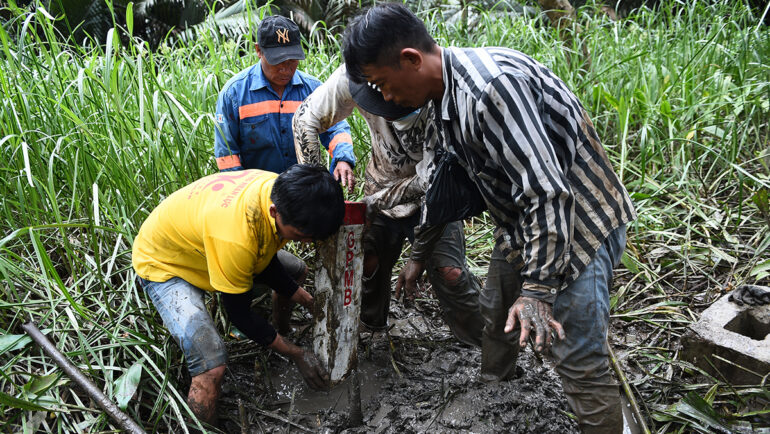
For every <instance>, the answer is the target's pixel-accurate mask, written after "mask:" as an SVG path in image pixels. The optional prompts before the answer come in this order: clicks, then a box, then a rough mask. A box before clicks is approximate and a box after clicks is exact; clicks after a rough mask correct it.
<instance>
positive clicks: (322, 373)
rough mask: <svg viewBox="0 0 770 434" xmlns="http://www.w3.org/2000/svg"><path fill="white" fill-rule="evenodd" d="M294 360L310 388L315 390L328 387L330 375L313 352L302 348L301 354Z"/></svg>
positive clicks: (293, 358) (295, 356) (294, 357)
mask: <svg viewBox="0 0 770 434" xmlns="http://www.w3.org/2000/svg"><path fill="white" fill-rule="evenodd" d="M292 360H294V363H296V364H297V369H299V373H300V374H302V378H304V379H305V382H306V383H307V385H308V386H310V387H311V388H312V389H315V390H320V389H325V388H327V387H328V385H329V373H328V372H326V369H324V367H323V366H321V362H319V361H318V358H317V357H316V356H315V354H313V352H312V351H309V350H304V349H301V348H300V352H299V353H297V354H296V355H294V356H293V357H292Z"/></svg>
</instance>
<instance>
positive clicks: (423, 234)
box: [410, 225, 446, 263]
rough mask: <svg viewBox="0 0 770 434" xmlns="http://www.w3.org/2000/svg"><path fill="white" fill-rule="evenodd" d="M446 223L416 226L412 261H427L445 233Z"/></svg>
mask: <svg viewBox="0 0 770 434" xmlns="http://www.w3.org/2000/svg"><path fill="white" fill-rule="evenodd" d="M444 228H446V225H436V226H427V225H422V226H417V227H415V228H414V244H412V256H411V257H410V259H411V260H412V261H420V262H423V263H424V262H425V261H427V260H428V258H429V257H430V255H431V253H433V248H434V247H435V246H436V243H437V242H438V240H439V239H440V238H441V234H443V233H444Z"/></svg>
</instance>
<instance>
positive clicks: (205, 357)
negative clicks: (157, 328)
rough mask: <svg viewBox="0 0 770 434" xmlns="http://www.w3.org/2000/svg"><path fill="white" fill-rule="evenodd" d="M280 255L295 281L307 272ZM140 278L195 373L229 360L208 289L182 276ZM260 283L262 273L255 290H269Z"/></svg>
mask: <svg viewBox="0 0 770 434" xmlns="http://www.w3.org/2000/svg"><path fill="white" fill-rule="evenodd" d="M277 256H278V260H279V261H281V264H282V265H283V266H284V268H285V269H286V271H287V272H288V273H289V275H290V276H291V277H292V278H294V279H295V280H296V279H297V278H298V276H301V275H302V274H303V273H304V272H305V271H306V267H305V263H304V262H302V260H301V259H299V258H297V257H296V256H294V255H292V254H291V253H289V252H286V251H284V250H279V251H278V253H277ZM138 279H139V282H140V283H141V285H142V287H143V288H144V290H145V292H147V295H148V296H149V297H150V300H152V304H153V305H154V306H155V309H156V310H157V311H158V313H159V314H160V317H161V318H162V319H163V324H164V325H165V326H166V328H167V329H168V331H169V333H170V334H171V336H172V337H173V338H174V340H175V341H176V343H177V344H178V345H179V348H181V349H182V352H183V353H184V357H185V360H186V361H187V369H188V370H189V371H190V375H191V376H193V377H194V376H196V375H200V374H202V373H204V372H206V371H208V370H211V369H213V368H216V367H217V366H221V365H224V364H226V363H227V350H226V348H225V343H224V341H223V340H222V337H221V336H220V335H219V331H217V328H216V327H215V326H214V321H213V320H212V319H211V316H210V315H209V313H208V310H207V309H206V303H205V301H204V300H205V295H206V292H207V291H204V290H202V289H200V288H198V287H196V286H194V285H192V284H190V283H188V282H187V281H185V280H184V279H181V278H179V277H172V278H171V279H169V280H167V281H165V282H151V281H149V280H145V279H142V278H141V277H139V278H138ZM260 282H261V279H260V278H259V276H255V279H254V288H253V290H255V291H257V292H258V293H261V292H265V291H268V290H269V288H268V287H267V286H265V285H264V284H262V283H260Z"/></svg>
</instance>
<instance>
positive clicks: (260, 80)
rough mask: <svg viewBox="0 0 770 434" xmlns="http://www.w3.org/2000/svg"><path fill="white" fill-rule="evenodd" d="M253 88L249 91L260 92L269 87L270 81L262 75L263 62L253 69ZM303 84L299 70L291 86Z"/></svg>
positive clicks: (293, 77) (292, 78) (292, 79)
mask: <svg viewBox="0 0 770 434" xmlns="http://www.w3.org/2000/svg"><path fill="white" fill-rule="evenodd" d="M251 75H252V80H251V87H250V88H249V90H259V89H262V88H265V87H268V85H269V84H270V82H269V81H267V78H265V74H264V73H262V61H261V60H260V63H257V64H256V65H254V68H252V69H251ZM300 84H302V78H301V77H300V76H299V69H298V70H296V71H295V72H294V76H292V77H291V85H292V86H297V85H300Z"/></svg>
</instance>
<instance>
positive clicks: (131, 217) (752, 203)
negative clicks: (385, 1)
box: [0, 0, 770, 432]
mask: <svg viewBox="0 0 770 434" xmlns="http://www.w3.org/2000/svg"><path fill="white" fill-rule="evenodd" d="M142 3H145V4H144V5H142ZM148 3H152V4H155V2H138V3H137V4H133V3H128V2H124V3H120V4H119V2H118V1H117V0H116V1H115V2H114V3H110V2H89V3H88V4H89V5H92V6H93V5H96V6H93V7H97V6H98V7H100V8H106V9H107V10H108V11H109V17H111V18H110V19H111V20H112V25H109V26H107V27H105V29H106V30H105V31H103V32H96V31H92V32H90V33H89V32H86V31H85V30H84V27H85V25H82V26H81V27H79V28H73V27H74V26H73V25H71V24H72V23H69V24H70V25H68V23H67V22H65V18H63V17H64V15H62V14H63V11H62V4H66V2H54V1H50V2H44V3H33V4H31V5H25V6H22V5H21V4H17V3H15V2H14V1H13V0H11V1H9V2H8V3H7V4H6V5H4V6H0V20H1V22H2V26H0V50H1V51H0V92H2V105H1V106H0V145H1V146H0V152H2V160H1V161H2V165H1V166H0V171H2V179H3V182H2V184H0V198H1V199H0V228H2V231H0V236H2V239H0V275H1V276H2V284H1V286H0V332H2V335H1V336H0V365H2V369H1V370H0V414H2V417H0V431H4V432H8V431H19V430H20V431H24V432H35V431H37V430H41V431H45V432H53V431H57V432H83V431H88V432H99V431H109V430H112V429H114V427H113V425H112V422H111V421H110V420H108V419H107V418H106V417H105V416H104V415H103V414H102V413H101V412H100V411H97V410H96V409H95V408H93V406H92V405H91V403H90V402H89V400H88V398H87V397H86V396H85V395H83V394H81V393H79V392H78V391H77V389H75V388H72V387H71V386H72V384H71V382H70V380H69V379H68V377H66V376H64V375H63V374H62V373H61V371H60V370H59V369H58V368H57V366H56V365H55V364H53V362H52V361H51V360H50V359H48V358H47V357H45V356H44V355H43V354H42V352H41V350H40V349H39V348H38V347H37V346H36V345H34V344H31V341H30V339H29V338H27V337H26V336H25V335H24V334H23V333H22V332H21V330H20V328H19V326H20V325H21V324H23V323H24V322H26V321H30V320H31V321H34V322H35V323H37V324H39V325H40V328H41V329H44V331H45V332H46V333H47V335H48V336H49V337H50V338H51V339H52V340H53V341H54V342H56V345H57V346H58V347H59V348H60V349H61V350H62V351H64V352H65V354H66V355H67V356H68V357H69V358H70V359H71V360H73V361H74V363H75V364H76V365H77V366H78V367H79V368H80V369H81V370H83V371H84V372H86V373H87V374H88V376H89V377H91V378H92V379H94V381H95V382H96V383H97V384H98V386H99V387H101V388H103V390H105V392H106V393H107V394H108V395H109V396H111V397H113V398H114V399H115V400H116V401H117V402H119V403H120V405H121V406H123V407H124V408H126V410H127V411H128V412H129V414H131V415H132V417H133V418H134V419H135V420H140V421H142V423H143V424H144V426H145V427H146V428H147V429H148V430H154V429H162V430H165V429H168V427H174V426H178V425H176V424H177V422H176V421H181V420H183V419H184V418H189V417H190V412H189V409H188V408H187V406H186V405H185V403H184V399H183V396H184V395H185V393H184V391H183V390H181V387H180V384H178V382H177V381H176V379H178V378H181V377H182V371H183V368H182V367H181V366H180V364H179V357H178V353H177V352H176V349H175V345H174V343H173V342H172V341H171V340H170V339H169V337H168V335H167V333H166V331H165V330H164V328H163V326H162V323H161V322H160V319H159V317H158V316H157V315H156V313H155V311H154V309H153V308H152V306H150V304H149V300H148V299H147V298H146V297H145V295H144V294H143V292H142V291H141V289H140V288H138V287H137V286H136V284H135V283H134V278H135V275H134V272H133V270H132V269H131V265H130V264H131V262H130V254H131V242H132V240H133V237H134V235H135V234H136V233H137V231H138V229H139V227H140V225H141V223H142V222H143V220H144V219H145V217H146V216H147V215H148V213H149V212H150V211H151V210H152V209H153V207H154V206H155V205H157V204H158V203H159V202H160V201H161V200H162V199H163V198H164V197H165V196H166V195H168V194H169V193H171V192H173V191H174V190H176V189H178V188H179V187H181V186H184V185H186V184H187V183H189V182H191V181H193V180H195V179H197V178H199V177H201V176H203V175H206V174H210V173H213V172H215V171H216V166H215V164H214V159H213V152H212V148H213V134H214V132H213V125H214V122H213V117H212V112H213V109H214V106H215V102H216V98H217V94H218V91H219V89H221V87H222V86H223V85H224V83H225V82H226V81H227V79H228V78H229V77H231V76H232V75H233V74H235V73H236V72H237V71H239V70H241V69H242V68H245V67H246V66H249V65H251V64H253V63H255V62H256V61H257V58H256V54H255V52H254V51H253V49H252V48H251V47H252V46H253V43H254V41H255V38H256V35H255V33H253V32H251V31H250V30H249V29H254V28H256V23H257V22H258V19H259V17H260V16H262V15H263V14H265V13H267V12H268V9H270V8H271V7H270V6H261V7H259V5H258V4H251V3H247V2H238V3H239V4H240V5H241V9H240V12H238V13H232V14H230V15H225V16H223V15H222V14H221V10H225V9H221V10H217V8H215V7H210V8H209V11H208V12H207V13H205V14H203V18H201V19H202V21H200V22H199V23H198V24H196V25H192V24H189V23H190V22H188V21H184V22H182V21H181V19H178V20H177V21H176V23H171V24H169V25H168V29H167V30H166V31H164V32H162V33H160V34H155V33H153V35H155V36H153V37H152V38H150V37H147V38H142V39H140V38H139V37H138V36H137V32H138V31H139V30H140V28H141V29H144V30H142V32H145V33H143V35H145V36H146V35H147V34H149V33H146V27H147V26H148V25H151V24H152V23H151V22H149V21H148V20H149V19H148V18H146V17H145V18H141V23H139V22H137V21H135V14H134V11H135V8H137V7H139V6H137V5H140V6H142V7H145V8H146V7H148V6H149V4H148ZM172 3H173V2H172ZM177 3H179V2H177ZM181 3H182V4H187V3H185V2H181ZM188 3H189V2H188ZM295 3H300V2H295ZM306 3H307V4H308V5H310V9H312V7H316V9H317V10H320V11H325V10H328V9H330V8H331V7H332V6H334V2H328V3H325V2H306ZM342 3H344V2H342ZM656 3H659V4H657V5H656V7H655V8H654V9H650V8H648V7H646V6H641V7H640V8H638V9H633V10H629V11H625V13H626V14H627V15H625V16H623V17H622V18H619V19H613V18H611V16H610V15H608V14H607V13H605V12H603V10H602V6H601V5H600V4H597V3H593V2H590V1H589V2H587V3H586V4H585V5H584V6H582V7H580V8H579V9H578V10H577V15H576V18H575V20H574V22H572V23H570V24H569V25H567V26H565V27H563V28H562V29H561V30H557V29H555V28H553V27H552V26H550V25H549V24H548V21H547V20H546V19H545V18H544V17H543V15H542V14H541V13H540V11H539V10H538V9H536V8H533V7H532V6H534V5H529V6H528V7H525V8H521V7H519V8H517V7H516V6H515V5H512V4H507V3H506V4H503V5H498V6H497V7H492V6H493V5H490V4H486V3H484V2H465V1H463V2H457V1H455V2H444V3H442V4H429V3H428V2H422V3H415V4H413V5H412V7H413V9H414V10H416V11H419V14H420V16H421V17H422V18H424V19H425V22H426V23H427V24H428V26H429V28H430V31H431V33H432V34H433V35H434V36H435V37H436V38H437V40H438V42H439V43H440V44H441V45H456V46H483V45H495V46H497V45H502V46H508V47H513V48H516V49H518V50H520V51H523V52H525V53H528V54H530V55H532V56H533V57H535V58H536V59H538V60H539V61H541V62H542V63H544V64H545V65H547V66H548V67H550V68H551V69H553V70H554V71H555V72H556V73H557V74H558V75H559V76H560V77H562V78H563V79H564V80H565V81H566V83H567V84H568V85H569V86H570V87H571V88H572V89H573V90H574V91H575V92H576V93H577V95H578V96H579V98H580V99H581V100H582V101H583V103H584V105H585V106H586V107H587V109H588V111H589V112H590V113H591V114H592V116H593V120H594V123H595V125H596V126H597V130H598V132H599V134H600V137H602V138H603V140H604V144H605V146H606V148H607V151H608V153H609V155H610V158H611V160H612V161H613V163H614V165H615V167H616V170H617V172H618V173H619V175H620V177H621V178H622V180H623V182H624V183H625V185H626V187H627V188H628V190H629V192H630V193H631V195H632V198H633V200H634V202H635V204H636V206H637V210H638V213H639V218H638V220H637V221H635V222H634V224H633V225H631V227H630V228H629V242H628V249H627V251H626V254H625V255H624V258H623V266H622V268H621V269H620V270H618V272H617V278H616V285H615V288H614V291H613V293H612V316H613V331H614V333H613V334H612V336H611V342H612V344H613V345H614V346H615V349H616V352H617V353H618V356H619V358H620V361H621V365H622V366H623V367H624V370H626V373H627V375H628V377H629V382H630V384H631V387H632V389H633V391H634V392H635V394H636V395H637V397H638V398H639V402H640V406H641V407H642V411H643V412H644V414H645V415H647V416H648V421H647V422H648V423H649V424H650V425H651V426H652V427H653V429H654V430H655V431H657V432H671V431H699V432H712V431H721V432H729V431H745V430H751V429H753V428H754V429H756V428H759V427H768V426H770V389H768V385H767V384H765V381H764V380H763V381H762V382H761V383H760V384H756V385H752V386H735V385H731V384H728V383H726V382H725V381H724V380H723V378H721V377H720V376H719V375H716V376H712V375H709V374H707V373H705V372H704V371H702V370H701V369H700V368H697V367H695V366H693V365H692V364H690V363H689V362H687V361H685V360H681V359H680V358H679V357H678V355H679V337H680V336H681V335H682V333H683V332H684V331H685V329H686V327H687V326H688V325H689V324H690V323H692V322H693V321H695V320H697V318H698V313H699V312H701V311H702V310H703V309H705V308H706V307H707V306H709V305H710V304H711V303H712V302H713V301H714V300H715V299H716V298H718V297H720V296H721V295H722V294H724V293H725V292H726V291H729V290H731V289H732V288H733V287H734V286H736V285H738V284H741V283H757V284H768V282H770V279H769V277H770V254H768V248H769V247H770V204H769V201H768V192H769V191H770V150H769V149H768V148H770V146H769V145H770V127H768V119H769V118H770V98H769V96H770V66H768V59H770V32H768V28H767V26H766V25H765V24H763V20H766V19H767V14H768V10H767V7H764V8H763V7H762V5H761V4H760V5H759V7H757V5H756V4H750V3H749V2H746V1H728V0H724V1H709V2H701V1H695V0H665V1H660V2H656ZM276 5H277V6H280V7H282V8H283V7H285V6H283V5H278V4H276ZM337 5H338V6H339V4H337ZM343 6H344V5H343ZM354 6H356V7H357V4H355V5H354ZM156 7H159V6H157V5H156ZM281 10H283V11H285V10H286V9H281ZM215 12H216V13H215ZM231 12H232V10H231ZM527 12H531V13H527ZM293 13H295V14H298V12H296V11H295V12H293ZM172 16H176V18H179V17H180V15H179V13H176V15H174V14H172ZM295 16H297V15H295ZM320 16H323V15H320ZM308 17H311V15H310V14H308ZM341 17H343V15H341ZM81 19H82V18H79V19H78V20H81ZM318 19H319V18H318V17H317V16H316V17H311V18H308V21H307V23H312V24H310V25H304V28H305V30H306V37H307V59H306V60H305V61H304V62H303V63H302V64H301V66H300V68H301V69H303V70H305V71H307V72H309V73H311V74H313V75H316V76H318V77H320V78H321V79H324V78H326V77H327V76H328V75H329V74H330V73H331V72H332V71H333V70H334V68H335V67H336V66H337V65H338V64H339V63H340V62H341V59H340V37H339V30H340V29H341V26H342V24H343V23H344V21H343V20H342V19H343V18H340V19H339V20H337V21H331V20H330V21H329V22H328V23H326V22H319V21H318ZM73 22H80V21H76V20H75V19H73ZM238 29H240V31H239V30H238ZM153 38H154V39H153ZM351 124H352V127H353V133H354V139H355V141H356V153H357V156H358V157H359V164H358V165H357V168H356V170H357V174H358V176H359V179H360V180H362V179H363V177H362V176H361V175H362V170H363V168H364V167H365V166H366V161H367V156H368V153H369V149H370V143H369V141H370V139H369V135H368V131H367V129H366V127H365V124H364V123H363V121H362V119H361V118H360V117H359V116H358V115H356V116H355V117H354V118H352V119H351ZM360 186H361V184H359V189H358V190H357V192H356V193H355V194H354V195H352V196H351V197H350V198H351V199H356V198H359V197H360V196H361V189H360ZM491 230H492V228H491V226H490V223H489V222H488V221H487V218H486V217H485V216H482V217H480V218H477V219H473V220H472V221H469V222H468V224H467V231H468V243H469V246H468V252H469V261H470V262H471V265H472V267H473V270H474V272H476V274H477V275H479V276H481V277H485V272H486V271H485V268H484V266H485V264H486V260H487V258H488V257H489V252H490V249H491V246H492V236H491ZM215 315H216V317H217V322H218V324H219V325H220V326H221V327H223V329H227V327H228V323H227V321H226V319H225V318H224V317H223V316H222V314H221V313H220V312H215ZM224 331H225V330H223V332H224ZM749 368H750V367H749ZM765 379H767V376H765Z"/></svg>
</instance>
